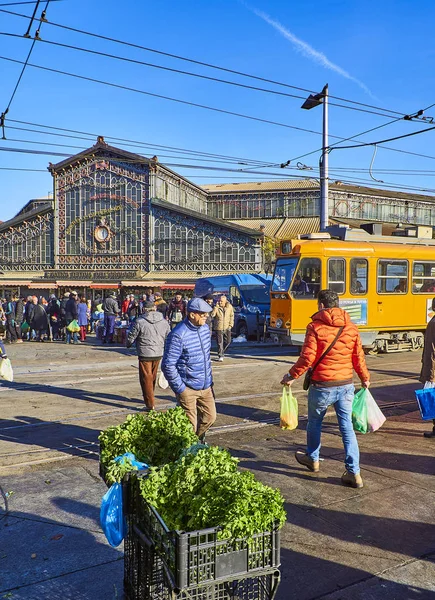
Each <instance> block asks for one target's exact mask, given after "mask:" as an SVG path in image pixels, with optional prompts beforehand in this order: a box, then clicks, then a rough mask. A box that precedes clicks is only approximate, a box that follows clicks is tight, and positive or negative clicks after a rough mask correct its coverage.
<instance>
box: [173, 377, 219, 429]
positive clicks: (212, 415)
mask: <svg viewBox="0 0 435 600" xmlns="http://www.w3.org/2000/svg"><path fill="white" fill-rule="evenodd" d="M177 400H178V402H179V404H180V406H181V407H182V408H183V410H184V411H185V412H186V415H187V417H188V419H189V421H190V422H191V423H192V427H193V431H194V432H195V433H196V435H197V436H198V437H199V438H200V437H201V436H202V435H204V433H205V432H206V431H207V429H209V427H211V426H212V425H213V423H214V422H215V421H216V405H215V401H214V395H213V391H212V389H211V387H209V388H207V389H206V390H192V389H191V388H188V387H187V388H186V389H185V390H184V392H182V393H181V394H177Z"/></svg>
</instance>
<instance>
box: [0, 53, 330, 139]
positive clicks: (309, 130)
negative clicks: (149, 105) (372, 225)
mask: <svg viewBox="0 0 435 600" xmlns="http://www.w3.org/2000/svg"><path fill="white" fill-rule="evenodd" d="M0 59H1V60H5V61H8V62H13V63H18V64H23V63H22V61H20V60H17V59H14V58H9V57H6V56H0ZM27 66H29V67H33V68H34V69H40V70H43V71H48V72H51V73H57V74H60V75H67V76H68V77H74V78H75V79H81V80H84V81H90V82H92V83H99V84H100V85H106V86H109V87H114V88H117V89H121V90H125V91H128V92H135V93H137V94H143V95H145V96H151V97H153V98H160V99H162V100H169V101H171V102H176V103H177V104H184V105H187V106H194V107H195V108H203V109H205V110H210V111H213V112H218V113H221V114H226V115H231V116H235V117H240V118H242V119H248V120H250V121H257V122H260V123H266V124H267V125H276V126H277V127H285V128H287V129H294V130H296V131H303V132H304V133H312V134H314V135H321V133H320V132H319V131H313V130H312V129H305V128H303V127H296V125H290V124H288V123H280V122H279V121H271V120H270V119H262V118H261V117H254V116H252V115H245V114H243V113H238V112H235V111H231V110H225V109H223V108H217V107H214V106H208V105H206V104H199V103H197V102H191V101H188V100H181V99H180V98H172V97H171V96H164V95H162V94H155V93H153V92H147V91H145V90H139V89H137V88H133V87H130V86H126V85H120V84H118V83H113V82H110V81H103V80H101V79H95V78H93V77H86V76H85V75H78V74H77V73H70V72H68V71H61V70H60V69H53V68H51V67H44V66H42V65H35V64H33V63H27ZM330 137H333V138H336V137H337V136H333V135H331V136H330ZM339 139H341V138H339Z"/></svg>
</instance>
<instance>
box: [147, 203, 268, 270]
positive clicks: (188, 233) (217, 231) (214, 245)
mask: <svg viewBox="0 0 435 600" xmlns="http://www.w3.org/2000/svg"><path fill="white" fill-rule="evenodd" d="M152 214H153V218H154V241H153V242H152V247H153V255H154V256H153V259H154V260H153V264H154V267H155V269H156V270H158V269H161V270H166V271H255V270H258V268H259V264H258V252H257V248H258V244H257V242H256V240H255V239H253V238H252V237H251V236H248V235H245V234H243V233H241V232H238V231H233V230H231V229H229V228H228V229H227V228H225V227H222V226H220V225H217V224H216V225H215V224H213V223H209V222H205V221H201V220H199V219H197V218H194V217H187V216H185V215H181V214H179V213H174V212H172V211H170V210H167V209H163V208H160V207H153V208H152Z"/></svg>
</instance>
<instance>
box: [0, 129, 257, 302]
mask: <svg viewBox="0 0 435 600" xmlns="http://www.w3.org/2000/svg"><path fill="white" fill-rule="evenodd" d="M49 171H50V172H51V174H52V176H53V198H46V199H39V200H32V201H30V202H28V203H27V204H26V206H24V208H23V209H21V210H20V212H19V213H18V214H17V215H16V217H14V218H13V219H11V220H10V221H7V222H4V223H1V224H0V271H1V272H2V273H1V275H0V289H1V290H2V292H3V294H4V293H6V292H8V291H12V292H15V291H18V292H19V293H20V294H22V295H26V294H27V293H32V294H35V295H38V294H44V295H46V294H47V293H61V292H62V291H64V290H65V289H68V290H69V289H72V288H74V289H76V290H77V291H79V292H84V293H87V294H88V295H90V294H92V295H94V296H95V295H97V293H100V292H97V290H118V289H120V288H123V290H125V291H126V292H134V291H135V292H140V291H144V290H143V288H159V289H163V290H164V289H171V288H172V289H177V290H183V289H192V288H193V287H194V282H195V280H196V279H197V278H198V277H201V276H207V275H209V274H210V273H213V274H220V273H222V274H223V273H229V272H258V271H259V270H260V269H261V244H260V241H261V237H262V235H261V233H260V232H259V231H254V230H252V229H248V228H245V227H243V226H240V225H236V224H233V223H231V222H229V221H224V220H222V219H219V218H215V217H211V216H209V215H208V214H207V192H205V190H203V189H202V188H200V187H199V186H197V185H195V184H194V183H192V182H190V181H188V180H187V179H185V178H184V177H182V176H180V175H178V174H177V173H175V172H173V171H171V170H170V169H168V168H167V167H165V166H163V165H161V164H160V163H159V162H158V159H157V158H156V157H154V158H151V159H146V158H144V157H143V156H139V155H137V154H133V153H131V152H126V151H124V150H121V149H118V148H114V147H112V146H109V145H108V144H106V143H105V141H104V139H103V138H102V137H99V138H98V140H97V143H96V144H95V145H94V146H93V147H92V148H89V149H88V150H85V151H83V152H81V153H79V154H76V155H75V156H72V157H71V158H68V159H66V160H63V161H62V162H60V163H58V164H55V165H54V164H50V166H49ZM93 290H95V291H93Z"/></svg>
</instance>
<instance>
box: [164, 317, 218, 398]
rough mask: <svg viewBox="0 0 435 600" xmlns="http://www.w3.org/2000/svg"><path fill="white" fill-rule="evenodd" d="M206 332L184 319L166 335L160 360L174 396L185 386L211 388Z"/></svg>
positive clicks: (205, 328) (208, 336) (207, 332)
mask: <svg viewBox="0 0 435 600" xmlns="http://www.w3.org/2000/svg"><path fill="white" fill-rule="evenodd" d="M210 347H211V339H210V329H209V327H208V326H207V325H202V326H201V327H195V325H192V323H191V322H190V321H189V320H188V319H185V320H184V321H182V322H181V323H179V324H178V325H177V326H176V327H175V328H174V329H173V330H172V331H171V333H170V334H169V336H168V339H167V341H166V347H165V353H164V355H163V361H162V371H163V373H164V375H165V377H166V379H167V380H168V382H169V385H170V386H171V389H172V391H173V392H175V393H176V394H181V393H182V392H183V391H184V390H185V389H186V387H189V388H191V389H193V390H206V389H207V388H209V387H210V386H211V385H213V377H212V371H211V359H210Z"/></svg>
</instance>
